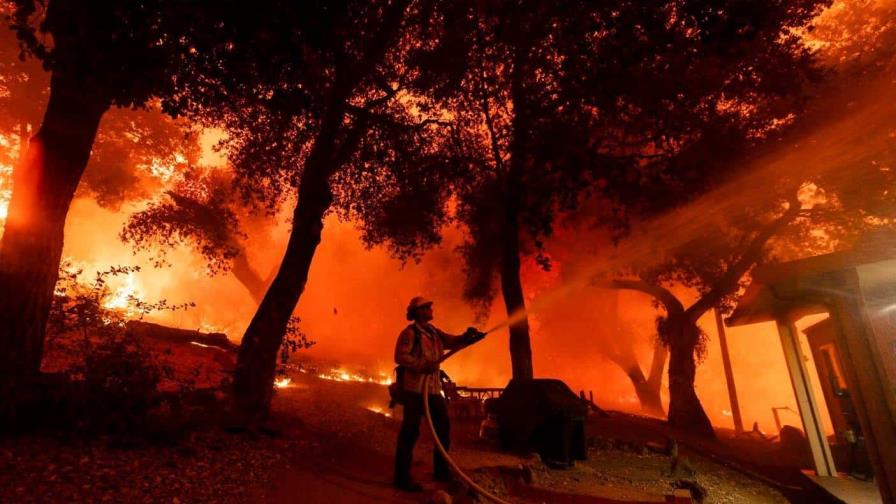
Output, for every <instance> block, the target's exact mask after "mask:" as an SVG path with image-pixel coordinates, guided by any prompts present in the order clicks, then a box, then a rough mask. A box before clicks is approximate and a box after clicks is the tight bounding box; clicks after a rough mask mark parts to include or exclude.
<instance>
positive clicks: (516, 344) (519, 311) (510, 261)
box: [501, 208, 533, 380]
mask: <svg viewBox="0 0 896 504" xmlns="http://www.w3.org/2000/svg"><path fill="white" fill-rule="evenodd" d="M514 210H515V209H514V208H508V209H507V213H508V216H507V220H506V221H505V222H504V236H503V237H502V256H501V293H502V294H503V296H504V307H505V309H506V310H507V317H508V319H509V320H510V327H509V329H510V363H511V367H512V370H513V379H515V380H531V379H532V377H533V371H532V347H531V344H530V342H529V319H528V317H527V316H526V300H525V298H524V297H523V283H522V281H521V280H520V242H519V224H518V223H517V216H516V212H515V211H514Z"/></svg>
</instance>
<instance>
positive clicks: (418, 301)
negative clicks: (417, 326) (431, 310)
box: [405, 296, 432, 320]
mask: <svg viewBox="0 0 896 504" xmlns="http://www.w3.org/2000/svg"><path fill="white" fill-rule="evenodd" d="M429 305H432V300H431V299H427V298H425V297H423V296H416V297H414V298H412V299H411V301H410V302H409V303H408V309H407V313H406V314H405V318H406V319H408V320H414V316H415V315H416V311H417V308H422V307H424V306H429Z"/></svg>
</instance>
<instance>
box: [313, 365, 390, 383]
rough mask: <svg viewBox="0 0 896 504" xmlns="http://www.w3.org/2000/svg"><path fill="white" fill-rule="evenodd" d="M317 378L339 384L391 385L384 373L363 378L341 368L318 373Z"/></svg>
mask: <svg viewBox="0 0 896 504" xmlns="http://www.w3.org/2000/svg"><path fill="white" fill-rule="evenodd" d="M317 377H318V378H320V379H322V380H330V381H339V382H362V383H377V384H379V385H390V384H391V383H392V378H390V377H389V376H388V375H387V374H386V373H379V375H378V376H376V377H374V376H363V375H360V374H358V373H351V372H349V371H346V370H344V369H341V368H336V369H331V370H329V371H324V372H322V373H318V374H317Z"/></svg>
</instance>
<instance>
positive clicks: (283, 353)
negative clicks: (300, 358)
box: [279, 316, 315, 373]
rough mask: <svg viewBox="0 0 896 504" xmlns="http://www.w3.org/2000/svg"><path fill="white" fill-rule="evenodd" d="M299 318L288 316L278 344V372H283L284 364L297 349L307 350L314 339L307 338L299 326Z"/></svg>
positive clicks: (312, 344) (287, 362)
mask: <svg viewBox="0 0 896 504" xmlns="http://www.w3.org/2000/svg"><path fill="white" fill-rule="evenodd" d="M300 322H301V319H299V317H296V316H292V317H290V318H289V325H287V326H286V335H285V336H284V338H283V343H282V344H281V345H280V371H279V372H280V373H285V369H286V365H287V364H289V359H290V358H291V357H292V355H293V354H295V353H296V352H298V351H299V350H307V349H309V348H311V347H312V346H314V343H315V341H314V340H311V339H308V335H307V334H305V333H304V332H303V331H302V328H301V327H299V323H300Z"/></svg>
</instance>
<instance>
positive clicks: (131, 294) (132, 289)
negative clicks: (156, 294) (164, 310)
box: [103, 273, 140, 314]
mask: <svg viewBox="0 0 896 504" xmlns="http://www.w3.org/2000/svg"><path fill="white" fill-rule="evenodd" d="M139 295H140V289H138V288H137V283H136V279H135V278H134V275H133V274H131V273H129V274H128V275H127V276H125V277H124V282H123V283H122V285H121V286H119V287H118V288H116V289H114V290H113V291H112V292H111V293H110V294H109V296H108V298H106V300H105V301H104V302H103V307H105V308H107V309H110V310H121V311H124V312H125V313H128V314H131V313H130V311H131V310H130V309H129V306H130V304H131V303H130V301H131V300H132V299H134V298H137V297H139Z"/></svg>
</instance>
